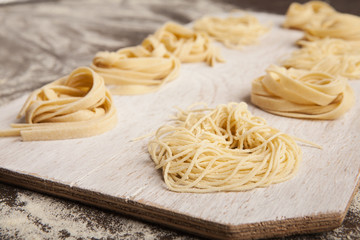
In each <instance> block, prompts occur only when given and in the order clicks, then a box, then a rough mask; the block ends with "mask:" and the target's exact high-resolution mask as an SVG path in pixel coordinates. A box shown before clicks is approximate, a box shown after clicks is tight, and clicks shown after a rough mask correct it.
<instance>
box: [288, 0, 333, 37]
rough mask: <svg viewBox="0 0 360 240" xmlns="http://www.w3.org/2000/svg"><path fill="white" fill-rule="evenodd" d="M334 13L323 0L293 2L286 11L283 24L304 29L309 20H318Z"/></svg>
mask: <svg viewBox="0 0 360 240" xmlns="http://www.w3.org/2000/svg"><path fill="white" fill-rule="evenodd" d="M334 13H336V10H335V9H334V8H333V7H331V6H330V5H329V4H327V3H326V2H323V1H309V2H307V3H304V4H300V3H296V2H294V3H291V4H290V6H289V8H288V10H287V12H286V18H285V22H284V24H283V26H284V27H286V28H297V29H301V30H305V28H306V26H307V25H308V24H309V23H310V22H319V21H321V20H322V19H324V18H325V17H326V16H329V15H332V14H334Z"/></svg>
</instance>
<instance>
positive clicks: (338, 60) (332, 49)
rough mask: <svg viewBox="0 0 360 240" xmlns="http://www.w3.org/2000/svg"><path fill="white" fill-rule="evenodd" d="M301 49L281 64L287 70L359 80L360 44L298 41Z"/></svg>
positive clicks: (330, 41)
mask: <svg viewBox="0 0 360 240" xmlns="http://www.w3.org/2000/svg"><path fill="white" fill-rule="evenodd" d="M298 44H299V45H300V46H301V47H302V48H301V49H299V50H296V51H294V52H293V53H292V54H291V56H290V58H288V59H286V60H284V61H283V62H282V64H283V65H284V66H285V67H287V68H290V67H292V68H298V69H305V70H323V71H328V72H329V73H331V74H333V75H341V76H343V77H346V78H349V79H360V50H359V47H360V42H349V41H345V40H342V39H332V38H324V39H321V40H317V41H313V42H309V41H299V42H298Z"/></svg>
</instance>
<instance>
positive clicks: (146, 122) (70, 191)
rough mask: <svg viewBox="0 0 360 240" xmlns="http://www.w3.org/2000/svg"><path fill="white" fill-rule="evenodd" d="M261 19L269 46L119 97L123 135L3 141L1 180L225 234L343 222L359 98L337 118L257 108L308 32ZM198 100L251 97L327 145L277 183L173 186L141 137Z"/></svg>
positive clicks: (268, 233)
mask: <svg viewBox="0 0 360 240" xmlns="http://www.w3.org/2000/svg"><path fill="white" fill-rule="evenodd" d="M256 16H257V17H258V18H259V19H260V21H261V22H263V23H266V22H272V23H273V28H272V30H271V32H269V33H268V34H267V35H265V36H264V37H263V38H262V40H261V43H260V44H259V45H257V46H250V47H247V48H245V49H244V50H243V51H235V50H228V49H225V48H222V53H223V55H224V58H225V59H226V63H225V64H217V65H216V66H215V67H214V68H210V67H208V66H206V65H205V64H203V63H197V64H183V65H182V67H181V73H180V77H179V78H178V79H176V80H175V81H174V82H172V83H170V84H168V85H167V86H165V87H164V88H162V89H161V90H160V91H158V92H156V93H153V94H147V95H142V96H115V97H114V103H115V106H116V107H117V109H118V117H119V123H118V125H117V127H116V128H115V129H114V130H113V131H110V132H107V133H105V134H103V135H100V136H96V137H92V138H87V139H74V140H64V141H50V142H21V141H20V140H19V139H17V138H3V139H0V145H1V146H2V147H1V149H0V156H1V158H0V167H1V170H0V172H1V175H0V176H1V177H0V178H1V180H2V181H5V182H10V183H14V184H18V185H21V186H25V187H29V188H32V189H36V190H39V191H44V192H48V193H52V194H55V195H58V196H64V197H68V198H71V199H75V200H79V201H82V202H86V203H90V204H94V205H97V206H101V207H105V208H109V209H113V210H116V211H120V212H125V213H128V214H131V215H135V216H138V217H141V218H143V219H145V220H149V221H155V222H159V223H162V224H165V225H169V226H172V227H176V228H180V229H183V230H186V231H190V232H193V233H197V234H201V235H204V236H211V237H216V238H226V237H232V238H238V239H248V238H259V237H272V236H283V235H289V234H293V233H305V232H317V231H323V230H328V229H331V228H334V227H336V226H339V225H340V224H341V221H342V219H343V217H344V215H345V212H346V209H347V206H348V203H349V201H350V199H351V196H352V194H353V192H354V190H355V189H356V185H357V183H358V181H359V170H360V162H359V159H360V154H359V152H358V151H357V149H358V148H359V131H360V130H359V129H360V123H359V121H358V118H359V113H360V107H359V106H360V104H359V100H358V98H357V102H356V105H355V106H354V107H353V108H352V109H351V110H350V112H348V113H347V114H346V115H345V116H344V117H342V118H340V119H338V120H336V121H308V120H299V119H288V118H283V117H279V116H274V115H271V114H268V113H266V112H263V111H261V110H259V109H257V108H255V107H254V106H252V105H251V104H250V103H249V96H250V90H251V80H252V79H254V78H255V77H258V76H259V75H261V74H263V73H264V70H265V68H266V67H267V66H269V64H271V63H276V61H277V60H279V58H282V57H284V56H286V55H287V54H289V53H290V52H291V51H292V50H294V48H295V47H294V42H295V41H296V40H297V39H298V38H300V37H301V36H302V34H301V33H300V32H296V31H291V30H286V29H281V28H280V27H279V25H280V23H281V22H282V21H283V17H282V16H278V15H272V14H265V13H257V14H256ZM351 86H352V87H353V88H354V90H355V94H359V93H360V81H356V80H354V81H352V82H351ZM24 97H25V96H24ZM24 97H22V98H20V99H18V100H15V101H13V102H10V103H9V104H7V105H5V106H2V107H1V108H0V111H1V112H2V113H4V114H3V115H2V116H0V127H1V128H6V127H8V124H10V123H11V122H13V121H14V119H15V116H16V114H17V111H18V109H20V107H21V105H22V103H23V102H24ZM197 101H203V102H207V103H208V104H210V105H212V106H215V105H217V104H220V103H227V102H229V101H236V102H238V101H246V102H248V103H249V104H250V106H249V110H250V111H252V112H253V114H255V115H258V116H263V117H264V118H265V119H267V120H268V123H269V125H271V126H274V127H277V128H279V129H280V130H282V131H284V132H286V133H288V134H291V135H294V136H297V137H299V138H303V139H307V140H311V141H314V142H316V143H318V144H320V145H321V146H323V148H324V149H323V150H319V149H315V148H311V147H308V146H304V145H302V149H303V155H304V159H303V162H302V164H301V168H300V171H299V173H298V174H297V176H296V177H295V178H294V179H292V180H290V181H288V182H285V183H281V184H276V185H273V186H270V187H268V188H263V189H256V190H253V191H249V192H240V193H212V194H192V193H191V194H190V193H173V192H170V191H168V190H167V189H166V188H165V184H164V183H163V180H162V177H161V172H160V171H157V170H155V169H154V164H153V163H152V161H151V159H150V157H149V155H148V153H147V147H146V145H147V139H144V140H141V141H131V140H132V139H135V138H137V137H139V136H142V135H144V134H147V133H150V132H152V131H154V130H155V129H157V128H158V127H159V126H160V125H162V124H164V123H165V122H166V121H167V120H168V119H169V115H171V113H173V112H174V108H173V107H174V106H179V107H183V108H184V107H187V106H188V105H190V104H192V103H193V102H197Z"/></svg>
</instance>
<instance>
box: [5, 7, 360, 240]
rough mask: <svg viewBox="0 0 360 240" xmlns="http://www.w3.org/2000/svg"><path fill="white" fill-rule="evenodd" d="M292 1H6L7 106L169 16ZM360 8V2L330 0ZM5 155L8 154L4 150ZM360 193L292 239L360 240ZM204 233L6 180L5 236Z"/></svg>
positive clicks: (179, 18) (184, 19) (135, 39)
mask: <svg viewBox="0 0 360 240" xmlns="http://www.w3.org/2000/svg"><path fill="white" fill-rule="evenodd" d="M301 2H304V1H301ZM290 3H291V1H283V0H278V1H266V0H253V1H251V0H243V1H234V0H225V1H215V0H202V1H180V0H175V1H161V0H151V1H146V0H136V1H134V0H133V1H110V0H107V1H94V0H93V1H34V2H33V3H22V4H8V5H0V105H1V104H5V103H6V102H8V101H10V100H12V99H15V98H17V97H19V96H22V95H24V94H26V93H27V92H29V91H31V90H33V89H35V88H38V87H40V86H42V85H44V84H45V83H47V82H50V81H53V80H55V79H57V78H58V77H61V76H63V75H65V74H67V73H69V72H70V71H71V70H73V69H74V68H76V67H78V66H81V65H88V64H89V63H90V62H91V59H92V58H93V56H94V55H95V53H96V52H97V51H100V50H116V49H119V48H121V47H125V46H132V45H136V44H139V43H140V42H141V40H142V39H144V38H145V37H146V36H147V35H148V34H149V33H152V32H154V30H155V29H157V28H158V27H159V26H161V25H162V24H163V23H165V22H166V21H170V20H172V21H176V22H179V23H188V22H190V21H192V20H194V19H196V18H199V17H201V16H203V15H205V14H212V13H219V12H227V11H230V10H232V9H236V8H245V9H253V10H258V11H269V12H275V13H280V14H284V13H285V11H286V9H287V7H288V5H289V4H290ZM330 3H331V4H332V5H333V6H335V7H336V8H337V9H338V10H340V11H343V12H349V13H354V14H360V1H349V0H348V1H340V0H338V1H330ZM0 157H1V156H0ZM359 213H360V196H359V194H358V195H356V197H355V200H354V201H353V203H352V205H351V207H350V211H349V212H348V214H347V216H346V218H345V221H344V223H343V225H342V226H341V227H340V228H338V229H336V230H334V231H331V232H327V233H321V234H315V235H302V236H293V237H288V238H284V239H298V240H300V239H301V240H304V239H346V238H348V239H360V217H359ZM8 238H14V239H57V238H59V239H91V238H93V239H198V238H197V237H194V236H190V235H188V234H186V233H181V232H177V231H173V230H170V229H167V228H164V227H161V226H157V225H155V224H149V223H144V222H141V221H137V220H134V219H132V218H129V217H126V216H123V215H121V214H117V213H113V212H109V211H106V210H101V209H97V208H93V207H89V206H85V205H83V204H79V203H76V202H73V201H69V200H65V199H59V198H54V197H51V196H47V195H43V194H39V193H35V192H31V191H28V190H24V189H20V188H17V187H14V186H10V185H5V184H0V239H8Z"/></svg>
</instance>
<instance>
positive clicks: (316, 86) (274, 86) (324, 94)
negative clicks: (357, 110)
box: [251, 64, 355, 119]
mask: <svg viewBox="0 0 360 240" xmlns="http://www.w3.org/2000/svg"><path fill="white" fill-rule="evenodd" d="M329 66H333V65H332V64H330V65H329ZM266 72H267V74H266V75H264V76H261V77H259V78H256V79H254V80H253V82H252V92H251V101H252V103H254V104H255V105H257V106H258V107H260V108H262V109H264V110H265V111H268V112H271V113H274V114H277V115H281V116H286V117H294V118H308V119H335V118H338V117H340V116H341V115H343V114H344V113H345V112H347V111H348V110H349V109H350V108H351V106H352V105H353V104H354V102H355V98H354V93H353V90H352V89H351V87H350V86H349V85H348V82H347V79H346V78H343V77H341V76H336V77H335V76H334V75H331V74H329V73H328V72H326V70H325V71H324V70H321V69H319V70H318V71H307V70H299V69H293V68H289V69H286V68H284V67H278V66H274V65H273V66H270V67H269V68H268V69H267V70H266Z"/></svg>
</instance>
